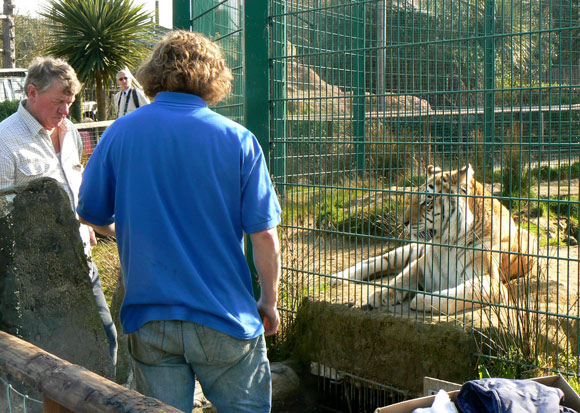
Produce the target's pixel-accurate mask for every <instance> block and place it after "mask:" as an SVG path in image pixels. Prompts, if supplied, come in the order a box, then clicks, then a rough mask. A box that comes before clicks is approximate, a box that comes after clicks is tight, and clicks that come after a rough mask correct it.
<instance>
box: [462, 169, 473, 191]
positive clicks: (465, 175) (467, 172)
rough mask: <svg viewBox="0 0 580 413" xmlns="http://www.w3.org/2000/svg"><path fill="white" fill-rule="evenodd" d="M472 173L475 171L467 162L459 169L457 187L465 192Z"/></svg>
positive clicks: (469, 183)
mask: <svg viewBox="0 0 580 413" xmlns="http://www.w3.org/2000/svg"><path fill="white" fill-rule="evenodd" d="M474 175H475V171H474V170H473V168H472V167H471V164H467V165H465V166H464V167H462V168H461V169H460V170H459V187H460V188H461V189H462V190H464V191H465V192H468V188H469V186H470V185H471V180H472V179H473V177H474Z"/></svg>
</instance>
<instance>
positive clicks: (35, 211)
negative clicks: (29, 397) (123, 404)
mask: <svg viewBox="0 0 580 413" xmlns="http://www.w3.org/2000/svg"><path fill="white" fill-rule="evenodd" d="M0 330H3V331H5V332H7V333H9V334H13V335H15V336H18V337H20V338H22V339H24V340H26V341H28V342H30V343H32V344H35V345H36V346H38V347H40V348H42V349H44V350H46V351H48V352H50V353H52V354H54V355H57V356H59V357H61V358H63V359H65V360H68V361H70V362H71V363H75V364H78V365H81V366H83V367H85V368H87V369H89V370H91V371H93V372H95V373H97V374H99V375H101V376H104V377H107V378H112V377H113V364H112V360H111V357H110V355H109V344H108V340H107V336H106V334H105V331H104V329H103V324H102V322H101V319H100V317H99V315H98V310H97V304H96V302H95V298H94V296H93V293H92V285H91V282H90V279H89V268H88V264H87V260H86V256H85V254H84V252H83V245H82V241H81V238H80V234H79V222H78V221H77V219H76V218H75V215H74V213H73V211H72V210H71V208H70V202H69V199H68V197H67V195H66V193H65V191H64V189H63V188H62V187H61V186H60V184H58V183H57V182H56V181H55V180H53V179H50V178H41V179H38V180H35V181H32V182H30V183H28V184H26V185H22V186H14V187H11V188H6V189H4V190H1V191H0ZM0 390H1V389H0Z"/></svg>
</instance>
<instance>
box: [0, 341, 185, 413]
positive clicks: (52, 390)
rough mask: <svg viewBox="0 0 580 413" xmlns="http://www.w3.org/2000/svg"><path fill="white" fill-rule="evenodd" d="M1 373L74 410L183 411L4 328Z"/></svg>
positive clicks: (0, 356)
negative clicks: (6, 331) (111, 379)
mask: <svg viewBox="0 0 580 413" xmlns="http://www.w3.org/2000/svg"><path fill="white" fill-rule="evenodd" d="M0 375H5V376H8V378H15V379H17V380H20V381H21V382H22V383H24V384H26V385H27V386H30V387H31V388H33V389H34V390H37V391H39V392H41V393H42V394H43V395H44V398H45V399H46V398H49V399H52V400H53V401H55V402H56V403H57V404H58V405H61V406H63V407H65V408H67V409H69V410H72V411H74V412H95V413H96V412H179V411H180V410H178V409H175V408H173V407H171V406H168V405H166V404H164V403H162V402H160V401H159V400H157V399H154V398H151V397H146V396H143V395H142V394H140V393H138V392H136V391H134V390H129V389H126V388H125V387H123V386H121V385H119V384H116V383H113V382H112V381H110V380H107V379H105V378H104V377H101V376H99V375H98V374H95V373H93V372H91V371H89V370H87V369H85V368H84V367H81V366H77V365H75V364H72V363H69V362H68V361H66V360H63V359H61V358H59V357H56V356H54V355H52V354H50V353H47V352H45V351H44V350H42V349H40V348H38V347H36V346H34V345H32V344H30V343H28V342H26V341H24V340H21V339H19V338H17V337H14V336H12V335H10V334H7V333H5V332H3V331H0Z"/></svg>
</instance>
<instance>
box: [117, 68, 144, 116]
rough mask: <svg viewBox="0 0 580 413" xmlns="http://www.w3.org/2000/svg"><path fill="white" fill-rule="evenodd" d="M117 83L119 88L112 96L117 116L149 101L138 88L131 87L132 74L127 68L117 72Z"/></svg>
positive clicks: (123, 114)
mask: <svg viewBox="0 0 580 413" xmlns="http://www.w3.org/2000/svg"><path fill="white" fill-rule="evenodd" d="M117 83H118V84H119V87H120V88H121V90H120V91H119V92H117V93H116V94H115V96H114V97H113V106H114V107H115V109H116V110H117V118H120V117H121V116H125V115H126V114H128V113H131V112H133V111H134V110H135V109H137V108H139V107H141V106H144V105H147V104H148V103H150V102H149V99H147V97H146V96H145V95H144V94H143V92H142V91H141V90H140V89H138V88H135V87H132V83H133V76H132V75H131V72H130V71H129V70H128V69H124V70H121V71H119V73H117Z"/></svg>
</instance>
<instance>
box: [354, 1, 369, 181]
mask: <svg viewBox="0 0 580 413" xmlns="http://www.w3.org/2000/svg"><path fill="white" fill-rule="evenodd" d="M365 3H366V2H365V1H357V2H354V5H353V13H352V22H353V26H354V27H353V32H354V33H353V34H354V39H353V42H352V51H353V66H352V73H353V85H352V86H353V92H354V98H353V100H352V120H353V133H354V140H355V141H356V144H355V152H356V170H357V172H358V175H359V176H361V177H362V176H364V174H365V172H366V164H365V162H366V161H365V111H366V109H365V97H366V96H365Z"/></svg>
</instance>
